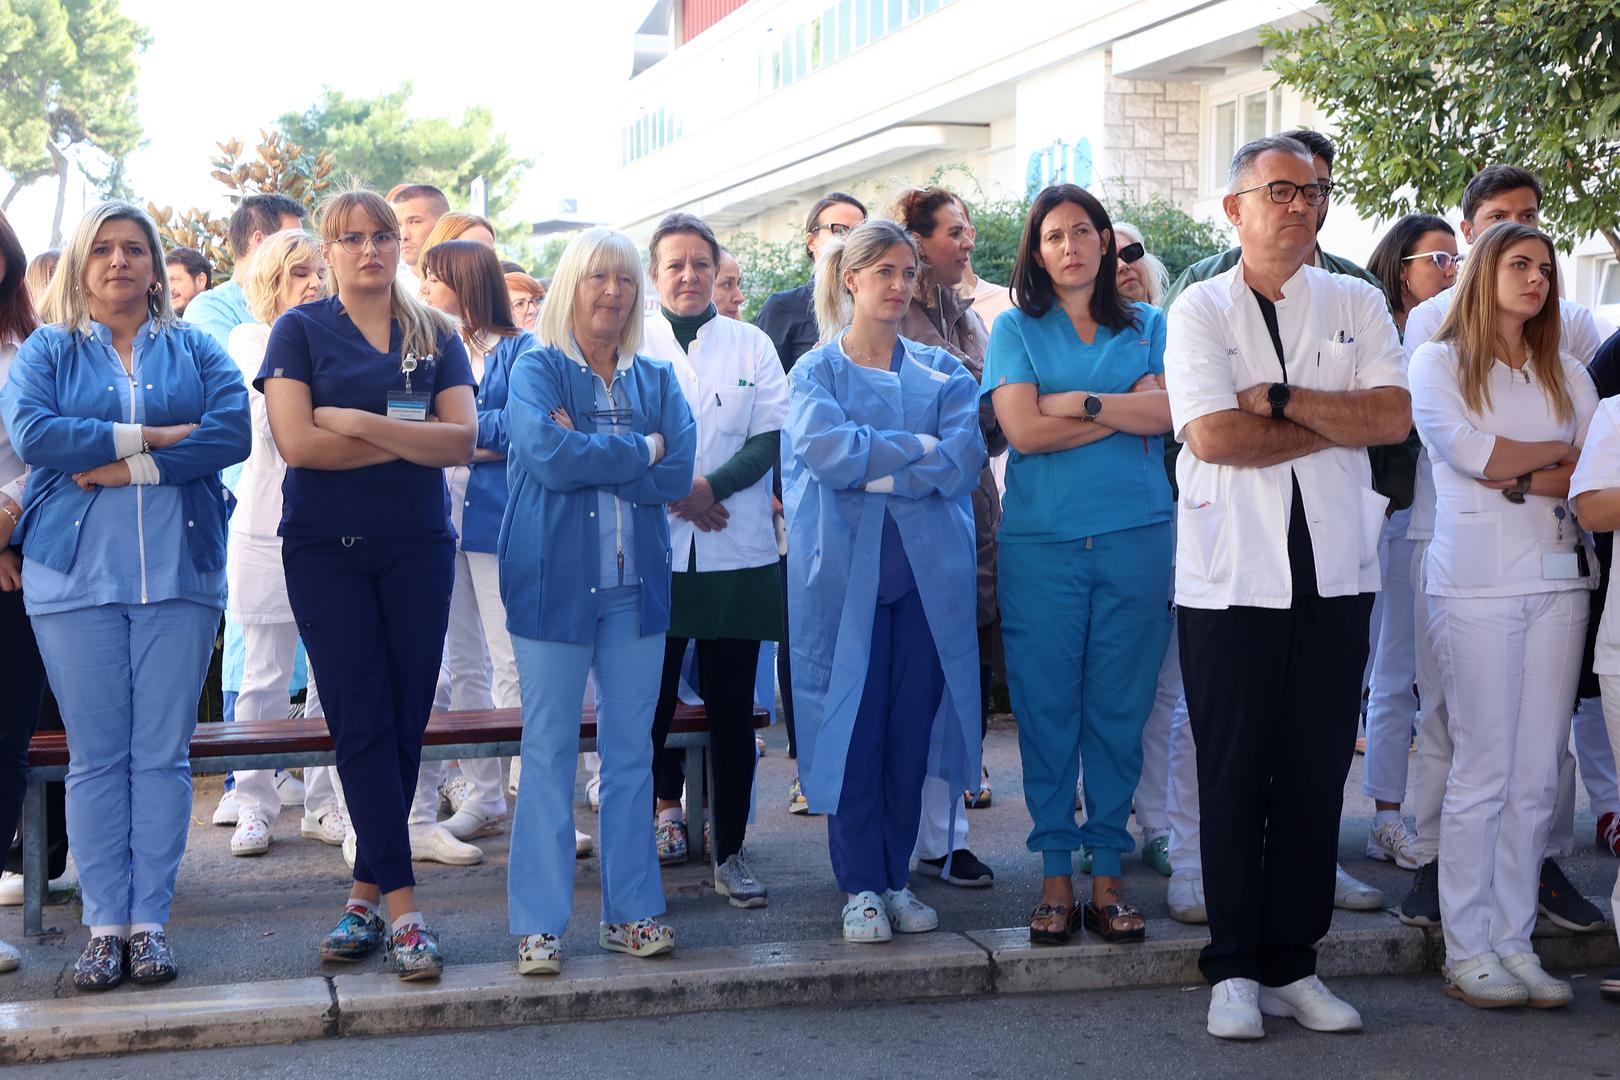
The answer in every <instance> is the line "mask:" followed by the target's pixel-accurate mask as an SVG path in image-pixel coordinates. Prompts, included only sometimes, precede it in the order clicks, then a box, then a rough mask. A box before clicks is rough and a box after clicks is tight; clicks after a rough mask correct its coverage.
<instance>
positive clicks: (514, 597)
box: [497, 229, 697, 975]
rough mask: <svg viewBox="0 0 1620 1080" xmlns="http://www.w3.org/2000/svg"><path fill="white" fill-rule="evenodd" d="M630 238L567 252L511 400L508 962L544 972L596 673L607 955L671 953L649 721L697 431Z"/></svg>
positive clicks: (596, 239)
mask: <svg viewBox="0 0 1620 1080" xmlns="http://www.w3.org/2000/svg"><path fill="white" fill-rule="evenodd" d="M643 279H644V272H643V269H642V266H641V259H640V257H639V255H638V254H637V252H636V248H635V245H634V244H632V243H631V242H630V239H629V238H628V237H626V236H624V235H623V234H622V233H617V232H614V231H613V230H612V229H587V230H586V231H585V232H583V233H581V234H580V235H579V236H577V237H575V238H574V240H573V241H572V242H571V243H570V244H569V245H568V248H567V250H566V251H564V252H563V256H562V261H561V262H559V263H558V265H557V273H556V277H555V278H554V279H553V281H552V286H551V290H550V291H549V292H548V293H547V294H546V306H545V308H544V309H543V310H542V311H541V313H540V333H539V335H538V337H539V340H540V344H539V347H538V348H536V349H534V350H532V351H530V352H527V353H525V354H524V355H523V356H521V357H519V358H518V361H517V365H516V366H515V367H514V368H513V370H512V382H511V387H510V390H509V392H508V395H507V402H506V422H507V431H508V437H509V443H508V449H507V464H506V471H507V477H508V482H509V486H510V489H511V495H510V497H509V499H508V501H507V504H506V517H505V518H504V519H503V520H502V522H501V535H500V540H499V541H498V544H497V554H498V556H499V558H500V564H501V596H502V598H503V599H504V600H505V602H506V619H507V628H508V629H509V630H510V631H511V632H512V646H513V649H514V651H515V652H516V653H517V667H518V678H519V680H520V682H521V683H522V687H523V769H522V772H523V785H522V787H521V788H520V789H519V790H518V797H517V809H516V810H515V811H513V815H512V851H511V857H510V862H509V864H508V871H507V887H506V888H507V903H508V908H509V911H510V925H511V931H512V933H513V934H516V935H518V936H519V938H520V940H519V942H518V971H519V972H521V973H522V974H525V975H551V974H556V973H557V972H558V971H559V970H560V969H561V965H562V951H561V938H562V934H563V931H564V930H566V929H567V927H568V919H569V916H570V915H571V914H572V913H573V902H574V840H573V837H572V836H571V835H570V833H571V831H572V829H573V824H574V767H575V762H576V761H577V759H578V755H579V720H580V705H581V703H582V702H583V701H584V698H585V679H586V676H587V674H591V673H594V675H595V680H596V690H597V713H596V739H597V743H596V745H597V751H598V753H600V754H601V756H602V788H601V791H602V827H601V828H602V831H601V851H602V854H601V858H602V911H601V925H600V926H599V927H598V937H597V940H598V942H599V944H600V945H601V946H602V948H604V949H608V950H611V951H614V952H623V953H628V954H630V955H631V956H654V955H657V954H659V953H663V952H668V951H670V950H671V949H673V948H674V947H675V932H674V931H673V930H671V929H670V928H669V927H668V926H665V925H663V924H662V923H659V922H658V921H657V919H656V916H658V915H661V914H663V911H664V890H663V885H662V883H661V882H660V880H659V876H658V856H657V852H656V849H655V846H654V841H653V780H652V759H653V753H652V746H653V744H652V723H653V708H654V706H655V705H656V704H657V702H658V686H659V679H660V675H661V672H662V670H663V664H664V634H665V631H667V630H668V629H669V594H670V577H669V576H670V547H669V521H668V519H667V517H666V516H665V512H664V504H665V503H669V502H674V501H675V500H677V499H682V498H685V497H686V495H687V494H689V493H690V492H691V490H692V467H693V462H694V460H695V457H696V453H697V426H696V424H695V423H694V422H693V419H692V412H691V410H690V409H689V408H687V405H686V398H685V396H684V395H683V394H682V392H681V387H680V382H679V380H678V379H677V378H676V376H675V370H674V369H673V368H671V367H670V365H669V364H668V363H666V362H664V361H662V360H651V359H648V358H647V357H645V356H640V355H637V353H638V350H639V349H640V348H641V343H642V314H641V289H642V281H643Z"/></svg>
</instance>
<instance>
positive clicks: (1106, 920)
mask: <svg viewBox="0 0 1620 1080" xmlns="http://www.w3.org/2000/svg"><path fill="white" fill-rule="evenodd" d="M1082 919H1083V920H1084V922H1085V927H1086V930H1087V931H1089V932H1090V933H1093V934H1096V935H1097V936H1098V937H1100V938H1102V939H1103V940H1104V941H1106V942H1109V943H1111V944H1119V943H1121V942H1129V941H1141V940H1142V939H1143V938H1145V937H1147V920H1146V919H1145V918H1143V917H1142V913H1141V912H1140V911H1138V910H1137V909H1136V908H1135V907H1133V906H1132V905H1130V904H1106V905H1104V906H1103V907H1101V908H1099V907H1098V906H1097V905H1096V904H1093V903H1089V902H1088V903H1087V904H1086V906H1085V907H1084V908H1083V909H1082ZM1121 919H1141V920H1142V925H1141V926H1138V927H1136V928H1134V929H1131V930H1121V929H1118V926H1117V924H1118V922H1119V920H1121Z"/></svg>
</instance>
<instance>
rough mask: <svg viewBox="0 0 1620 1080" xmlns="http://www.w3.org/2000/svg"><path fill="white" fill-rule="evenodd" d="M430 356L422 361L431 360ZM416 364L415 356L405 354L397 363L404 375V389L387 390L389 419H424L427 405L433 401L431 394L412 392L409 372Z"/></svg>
mask: <svg viewBox="0 0 1620 1080" xmlns="http://www.w3.org/2000/svg"><path fill="white" fill-rule="evenodd" d="M432 359H433V358H432V357H431V356H428V357H423V361H425V362H431V361H432ZM417 366H418V361H417V358H416V357H414V356H407V357H405V359H403V360H401V361H400V363H399V370H400V374H402V375H404V376H405V389H404V390H390V391H388V419H390V420H426V419H427V418H428V406H429V405H430V404H431V403H432V401H433V395H432V394H425V393H420V392H412V390H411V372H413V371H415V370H416V369H417Z"/></svg>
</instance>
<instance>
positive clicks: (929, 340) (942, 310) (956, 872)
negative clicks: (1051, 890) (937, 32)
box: [894, 186, 1006, 888]
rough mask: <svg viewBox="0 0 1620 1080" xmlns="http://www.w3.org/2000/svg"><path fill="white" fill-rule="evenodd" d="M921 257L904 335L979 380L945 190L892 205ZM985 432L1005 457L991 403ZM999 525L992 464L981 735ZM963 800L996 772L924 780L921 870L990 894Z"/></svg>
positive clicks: (958, 225)
mask: <svg viewBox="0 0 1620 1080" xmlns="http://www.w3.org/2000/svg"><path fill="white" fill-rule="evenodd" d="M894 211H895V212H894V217H895V220H897V221H899V222H900V224H901V225H902V226H904V227H905V230H906V232H908V233H910V234H911V238H912V240H914V241H915V242H916V244H917V251H918V253H919V254H920V255H921V257H922V265H921V267H920V273H919V274H918V275H917V289H916V292H915V294H914V295H913V296H912V298H911V303H910V305H908V306H907V308H906V314H905V318H904V319H902V320H901V322H900V336H901V337H903V338H905V339H906V340H908V341H915V342H917V343H918V344H919V345H929V346H932V347H934V348H939V349H944V350H945V351H946V352H948V353H950V354H951V355H952V356H954V357H956V358H957V359H958V360H960V361H961V362H962V364H963V366H964V367H966V368H967V371H968V374H969V375H971V376H973V378H974V380H975V381H977V380H978V379H979V377H980V376H981V375H983V374H984V353H985V348H986V346H987V345H988V344H989V340H990V335H989V334H988V333H987V332H986V330H985V328H984V323H982V322H981V321H980V320H979V317H978V316H977V315H975V314H974V313H973V308H972V305H971V304H969V303H968V302H967V301H964V300H963V299H962V298H961V297H960V296H958V295H957V294H956V286H957V285H959V284H960V283H961V276H962V274H963V273H964V272H966V270H967V266H968V259H969V257H970V256H971V255H972V253H973V246H974V238H973V222H972V221H971V220H970V219H969V218H968V213H967V204H966V203H964V202H963V201H962V200H961V198H960V197H959V196H957V195H956V194H955V193H953V192H950V191H947V190H946V189H944V188H942V187H937V186H936V187H928V188H912V189H910V190H909V191H906V192H905V193H904V194H902V195H901V196H900V198H899V200H898V202H896V204H895V207H894ZM979 430H980V433H981V434H982V435H983V436H984V441H985V445H986V447H987V450H988V452H989V453H1000V452H1001V451H1002V450H1003V449H1005V448H1006V439H1005V437H1004V436H1003V435H1002V434H1001V428H1000V426H999V425H998V424H997V423H996V413H995V409H994V408H993V407H992V406H991V405H990V402H989V401H981V402H980V403H979ZM1000 524H1001V495H1000V493H999V492H998V491H997V490H996V481H995V477H994V476H993V475H991V473H990V466H989V463H988V461H987V462H986V464H985V467H984V468H983V469H982V470H980V473H979V486H978V487H977V488H975V489H974V491H973V529H974V545H975V548H976V552H977V567H978V576H977V579H976V582H975V584H976V588H977V603H978V608H977V626H978V637H979V736H980V739H981V740H982V739H983V737H984V735H985V734H986V733H987V732H988V731H989V725H990V680H991V669H992V666H993V664H994V663H995V661H996V659H997V657H998V656H999V654H1000V651H1001V627H1000V621H1001V616H1000V613H999V612H998V610H997V607H996V529H997V528H998V527H999V526H1000ZM959 796H965V801H966V804H967V805H968V806H971V807H978V808H982V807H986V806H989V805H990V800H991V797H992V796H991V789H990V772H989V770H988V769H985V768H983V767H981V768H980V770H979V783H978V786H977V787H974V788H971V789H970V790H969V791H967V792H955V791H951V790H949V789H947V788H946V787H945V784H944V781H943V780H941V779H939V778H937V777H929V778H928V779H926V780H924V781H923V810H922V819H921V821H920V823H919V825H918V830H917V849H916V857H917V872H918V873H920V874H923V875H925V876H928V877H939V878H940V879H941V880H943V881H945V882H946V883H948V884H951V885H961V886H964V887H967V888H986V887H989V886H990V885H991V884H992V883H993V882H994V880H995V874H994V873H993V872H992V871H991V869H990V868H989V867H988V866H986V865H985V864H984V862H983V861H981V860H980V859H979V857H978V856H976V855H974V854H973V852H972V850H970V849H969V848H968V846H967V839H968V821H967V815H966V814H963V813H960V812H959V808H958V806H957V799H958V797H959Z"/></svg>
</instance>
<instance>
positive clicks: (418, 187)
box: [387, 184, 450, 296]
mask: <svg viewBox="0 0 1620 1080" xmlns="http://www.w3.org/2000/svg"><path fill="white" fill-rule="evenodd" d="M387 198H388V204H389V205H390V206H392V207H393V208H394V216H395V217H396V218H398V219H399V264H400V270H401V271H402V273H401V276H400V282H401V284H403V285H404V286H405V288H406V290H407V291H408V292H409V293H410V294H411V295H412V296H415V295H416V290H417V289H418V288H420V287H421V284H422V282H421V279H420V278H418V277H417V276H416V263H417V260H418V259H420V258H421V257H422V248H423V246H425V245H426V243H427V238H428V235H429V234H430V233H432V232H433V227H434V226H435V225H437V224H438V223H439V219H440V218H442V217H443V216H444V215H446V214H448V213H449V212H450V200H449V199H447V198H445V197H444V192H442V191H440V190H439V189H438V188H436V187H434V186H433V185H432V184H399V185H397V186H396V187H394V188H393V190H391V191H389V193H388V196H387Z"/></svg>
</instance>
